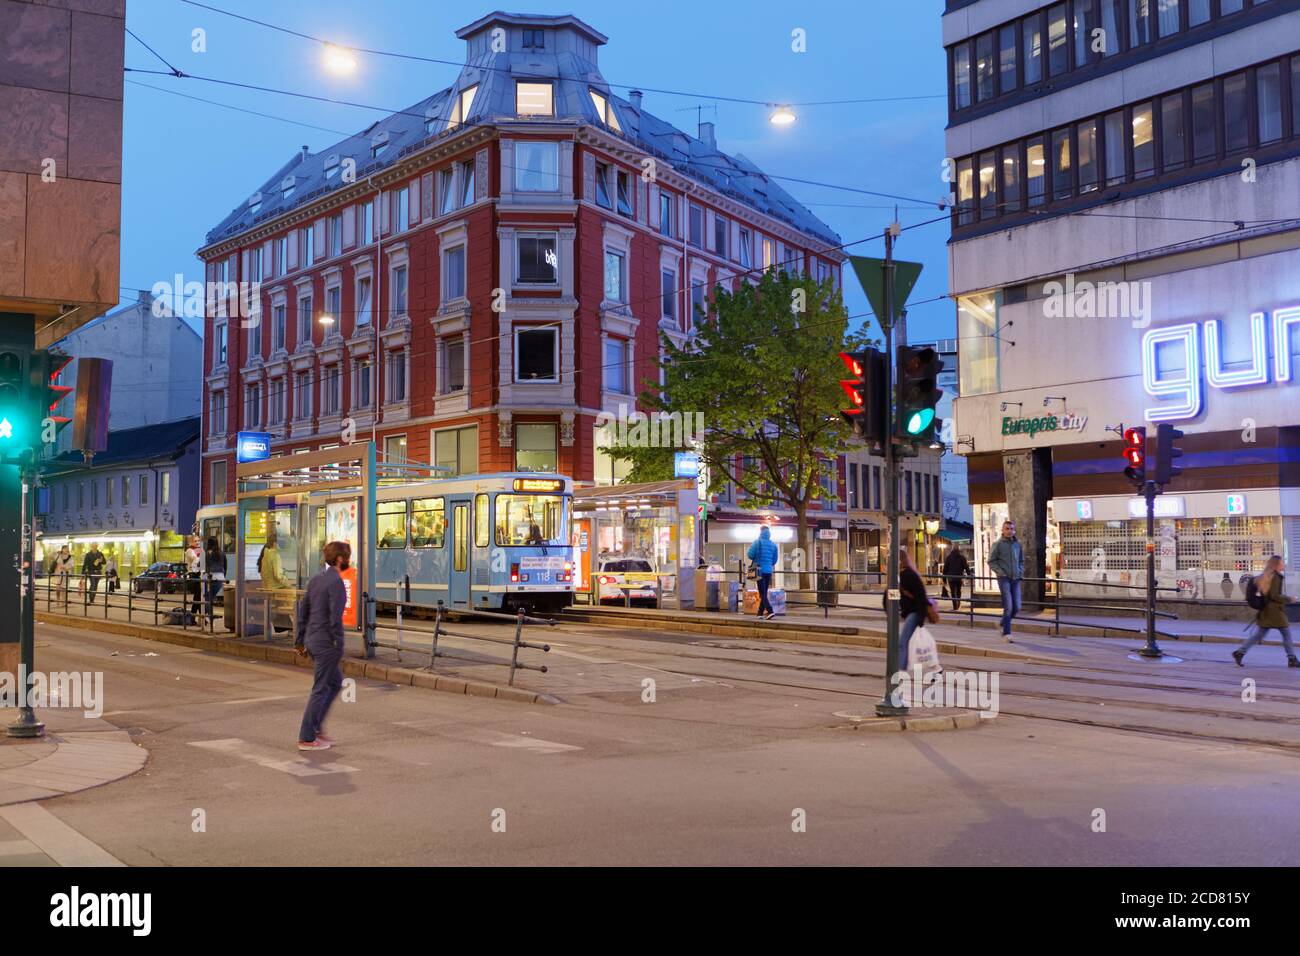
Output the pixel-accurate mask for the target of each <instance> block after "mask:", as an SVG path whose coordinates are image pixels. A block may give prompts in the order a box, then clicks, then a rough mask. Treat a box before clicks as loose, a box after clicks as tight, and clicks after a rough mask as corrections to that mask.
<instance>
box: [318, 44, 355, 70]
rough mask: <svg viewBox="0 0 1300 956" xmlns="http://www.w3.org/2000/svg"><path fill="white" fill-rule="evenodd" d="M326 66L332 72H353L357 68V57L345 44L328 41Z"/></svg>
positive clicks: (326, 45)
mask: <svg viewBox="0 0 1300 956" xmlns="http://www.w3.org/2000/svg"><path fill="white" fill-rule="evenodd" d="M325 66H326V67H327V68H328V69H329V71H330V72H331V73H342V74H346V73H351V72H353V71H354V70H355V69H356V68H357V58H356V57H355V56H353V55H352V51H351V50H349V49H348V48H347V47H345V46H337V45H335V44H333V43H326V44H325Z"/></svg>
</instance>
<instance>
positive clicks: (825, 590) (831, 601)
mask: <svg viewBox="0 0 1300 956" xmlns="http://www.w3.org/2000/svg"><path fill="white" fill-rule="evenodd" d="M838 604H839V593H838V592H837V591H836V590H835V575H834V574H832V573H831V572H829V571H818V572H817V606H818V607H835V606H837V605H838Z"/></svg>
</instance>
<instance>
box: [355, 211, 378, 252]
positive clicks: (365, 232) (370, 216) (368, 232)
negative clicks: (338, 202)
mask: <svg viewBox="0 0 1300 956" xmlns="http://www.w3.org/2000/svg"><path fill="white" fill-rule="evenodd" d="M357 224H358V228H357V231H358V232H359V233H360V234H361V235H360V244H361V245H363V246H368V245H370V243H372V242H374V240H375V204H374V203H373V202H366V203H362V204H361V205H360V206H358V207H357Z"/></svg>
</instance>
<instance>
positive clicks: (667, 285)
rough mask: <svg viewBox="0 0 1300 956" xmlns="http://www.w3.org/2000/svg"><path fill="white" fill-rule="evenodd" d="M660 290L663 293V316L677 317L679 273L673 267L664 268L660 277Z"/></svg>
mask: <svg viewBox="0 0 1300 956" xmlns="http://www.w3.org/2000/svg"><path fill="white" fill-rule="evenodd" d="M659 283H660V286H659V287H660V291H661V293H662V295H661V296H660V298H661V299H662V303H663V304H662V308H661V311H662V313H663V317H664V318H665V319H672V320H673V321H676V319H677V273H676V272H674V271H673V270H671V269H664V270H663V271H662V272H661V273H660V278H659Z"/></svg>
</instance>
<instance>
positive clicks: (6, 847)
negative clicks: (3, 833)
mask: <svg viewBox="0 0 1300 956" xmlns="http://www.w3.org/2000/svg"><path fill="white" fill-rule="evenodd" d="M40 852H41V851H40V850H39V849H38V848H37V846H36V844H35V843H32V842H31V841H30V840H5V841H4V842H3V843H0V857H4V856H28V855H30V854H32V853H40Z"/></svg>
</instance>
